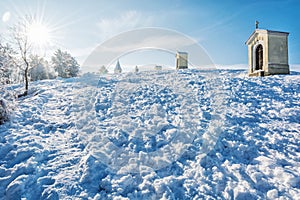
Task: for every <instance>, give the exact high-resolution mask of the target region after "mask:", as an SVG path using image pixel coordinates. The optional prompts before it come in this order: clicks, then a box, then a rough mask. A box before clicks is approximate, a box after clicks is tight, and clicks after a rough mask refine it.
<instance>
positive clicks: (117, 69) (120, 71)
mask: <svg viewBox="0 0 300 200" xmlns="http://www.w3.org/2000/svg"><path fill="white" fill-rule="evenodd" d="M114 73H115V74H120V73H122V68H121V65H120V62H119V60H118V62H117V64H116V67H115V69H114Z"/></svg>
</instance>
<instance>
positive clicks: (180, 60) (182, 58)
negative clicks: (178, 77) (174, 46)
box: [176, 52, 188, 69]
mask: <svg viewBox="0 0 300 200" xmlns="http://www.w3.org/2000/svg"><path fill="white" fill-rule="evenodd" d="M187 68H188V54H187V53H186V52H177V53H176V69H187Z"/></svg>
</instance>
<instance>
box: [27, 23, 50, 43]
mask: <svg viewBox="0 0 300 200" xmlns="http://www.w3.org/2000/svg"><path fill="white" fill-rule="evenodd" d="M28 39H29V41H30V42H31V43H32V44H33V45H35V46H40V47H41V46H46V45H47V44H48V43H49V42H50V36H49V29H48V28H47V27H46V26H45V25H43V24H41V23H37V22H34V23H32V24H30V25H29V27H28Z"/></svg>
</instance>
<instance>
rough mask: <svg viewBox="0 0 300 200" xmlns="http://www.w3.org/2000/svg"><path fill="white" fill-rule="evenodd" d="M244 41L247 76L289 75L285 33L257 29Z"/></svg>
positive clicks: (286, 34) (286, 35)
mask: <svg viewBox="0 0 300 200" xmlns="http://www.w3.org/2000/svg"><path fill="white" fill-rule="evenodd" d="M256 28H257V29H256V30H255V31H254V32H253V33H252V34H251V36H250V37H249V39H248V40H247V41H246V45H248V63H249V72H248V74H249V76H268V75H273V74H289V73H290V69H289V64H288V35H289V33H287V32H280V31H270V30H263V29H258V23H257V25H256Z"/></svg>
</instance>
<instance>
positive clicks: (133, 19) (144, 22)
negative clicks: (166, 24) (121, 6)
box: [97, 10, 153, 39]
mask: <svg viewBox="0 0 300 200" xmlns="http://www.w3.org/2000/svg"><path fill="white" fill-rule="evenodd" d="M152 25H153V17H152V16H144V15H143V14H142V13H140V12H138V11H135V10H130V11H126V12H125V13H122V14H120V15H119V16H117V17H115V18H107V19H101V20H100V21H99V22H98V23H97V27H98V29H99V34H100V36H101V37H102V38H103V39H108V38H111V37H112V36H114V35H117V34H120V33H122V32H124V31H129V30H132V29H135V28H137V27H146V26H152Z"/></svg>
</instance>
